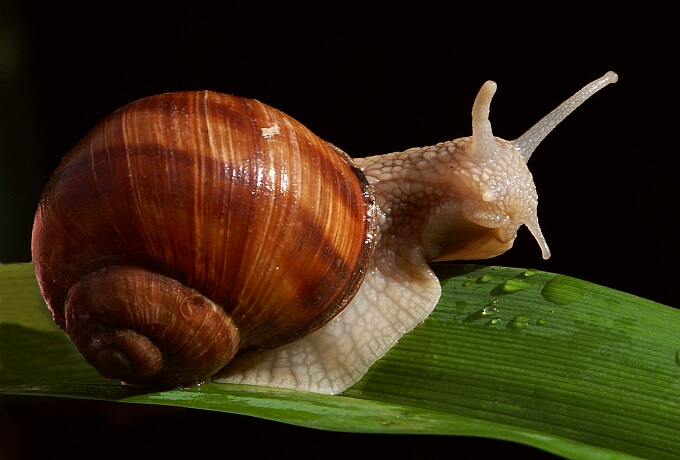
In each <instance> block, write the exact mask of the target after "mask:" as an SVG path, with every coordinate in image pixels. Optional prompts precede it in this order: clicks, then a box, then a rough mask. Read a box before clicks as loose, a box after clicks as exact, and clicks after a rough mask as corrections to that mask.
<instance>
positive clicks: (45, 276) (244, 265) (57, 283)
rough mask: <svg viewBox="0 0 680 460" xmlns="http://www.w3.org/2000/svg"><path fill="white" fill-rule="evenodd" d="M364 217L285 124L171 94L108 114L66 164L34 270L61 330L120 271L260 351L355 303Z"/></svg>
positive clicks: (36, 239)
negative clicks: (140, 275)
mask: <svg viewBox="0 0 680 460" xmlns="http://www.w3.org/2000/svg"><path fill="white" fill-rule="evenodd" d="M348 178H350V179H351V180H348ZM371 207H372V199H371V197H370V195H369V194H368V192H367V183H366V180H365V178H364V177H363V174H362V173H361V172H360V171H359V170H357V169H356V168H354V167H353V166H352V165H351V163H350V162H349V161H348V159H347V158H346V156H345V155H344V154H342V153H341V152H339V151H338V150H337V149H335V148H334V147H332V146H330V145H329V144H327V143H325V142H324V141H322V140H321V139H319V138H318V137H316V136H315V135H313V134H312V133H311V132H309V131H308V130H307V129H306V128H305V127H304V126H302V125H301V124H300V123H298V122H296V121H295V120H293V119H292V118H290V117H288V116H286V115H285V114H283V113H282V112H279V111H278V110H276V109H273V108H271V107H269V106H267V105H265V104H262V103H260V102H258V101H255V100H250V99H244V98H239V97H234V96H229V95H223V94H218V93H212V92H189V93H169V94H163V95H159V96H154V97H150V98H146V99H142V100H139V101H136V102H133V103H132V104H129V105H128V106H126V107H124V108H122V109H120V110H118V111H116V112H114V113H113V114H112V115H110V116H109V117H107V118H106V119H104V120H103V121H102V122H101V123H100V124H99V125H98V126H97V127H95V129H93V131H92V132H91V133H90V134H89V135H88V136H87V137H86V138H85V139H83V141H81V142H80V143H79V144H78V145H77V146H76V147H75V148H74V149H73V150H72V151H71V152H70V153H69V154H68V155H67V156H66V157H65V159H64V160H63V161H62V163H61V164H60V166H59V168H58V169H57V172H56V173H55V175H54V176H53V177H52V179H51V181H50V183H49V184H48V186H47V188H46V190H45V192H44V194H43V197H42V199H41V202H40V205H39V208H38V212H37V214H36V219H35V225H34V234H33V258H34V261H35V263H36V274H37V276H38V280H39V283H40V286H41V289H42V291H43V294H44V296H45V298H46V301H47V303H48V306H49V307H50V309H51V310H52V313H53V316H54V318H55V320H56V322H57V324H59V325H60V326H61V327H62V328H64V327H65V328H67V329H68V327H69V325H68V324H67V322H68V321H67V319H66V316H65V312H64V305H65V303H66V300H67V297H68V296H69V290H70V289H71V287H72V286H73V285H75V284H76V283H78V281H79V280H80V279H81V278H83V277H87V276H89V275H88V274H89V273H95V272H98V271H99V270H101V269H103V268H105V267H110V266H128V267H137V268H139V269H143V270H144V271H148V272H150V273H153V274H158V275H160V276H163V277H167V278H170V279H173V280H176V281H177V282H178V283H180V284H181V285H183V286H186V287H187V288H189V289H192V290H194V291H196V292H197V293H199V294H201V295H202V296H205V297H206V298H207V299H210V302H214V304H216V305H218V306H219V307H220V308H223V309H224V310H225V311H226V312H227V313H228V315H229V316H230V317H231V321H233V323H234V324H235V325H236V327H237V329H238V332H239V334H238V336H240V344H239V345H238V349H240V350H242V351H244V350H254V349H266V348H271V347H275V346H278V345H280V344H282V343H287V342H290V341H292V340H295V339H297V338H299V337H301V336H303V335H305V334H307V333H308V332H309V331H310V330H314V329H316V328H318V327H320V326H322V325H323V324H324V323H325V322H327V321H329V320H330V319H331V318H332V317H333V316H335V315H336V314H337V313H338V312H339V311H340V310H342V308H344V307H345V305H346V304H347V303H348V302H349V300H350V299H351V298H352V297H353V295H354V293H355V292H356V290H357V289H358V286H359V284H360V282H361V280H362V279H363V276H364V267H365V266H366V261H367V260H368V258H369V256H370V254H371V252H372V250H373V238H372V237H371V235H372V234H373V232H374V231H375V230H374V223H373V221H372V218H371V216H370V215H371V212H370V210H371ZM54 242H58V244H54ZM330 280H332V281H330ZM138 284H139V283H138ZM166 303H167V302H166ZM146 316H148V315H146ZM227 335H233V334H227ZM104 356H105V354H104ZM220 359H222V358H220ZM123 361H125V360H123ZM112 366H113V367H115V360H114V364H113V365H112ZM122 367H125V366H124V365H123V366H122ZM131 381H132V382H133V383H134V380H131Z"/></svg>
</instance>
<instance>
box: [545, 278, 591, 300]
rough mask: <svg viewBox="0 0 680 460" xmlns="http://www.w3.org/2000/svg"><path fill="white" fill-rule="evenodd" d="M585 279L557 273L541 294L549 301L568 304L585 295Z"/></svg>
mask: <svg viewBox="0 0 680 460" xmlns="http://www.w3.org/2000/svg"><path fill="white" fill-rule="evenodd" d="M583 284H584V283H583V281H581V280H578V279H576V278H571V277H569V276H565V275H557V276H555V277H554V278H553V279H551V280H550V281H548V282H547V283H545V286H543V289H542V290H541V295H542V296H543V298H544V299H545V300H547V301H548V302H552V303H556V304H558V305H566V304H568V303H572V302H575V301H577V300H579V299H580V298H581V297H583Z"/></svg>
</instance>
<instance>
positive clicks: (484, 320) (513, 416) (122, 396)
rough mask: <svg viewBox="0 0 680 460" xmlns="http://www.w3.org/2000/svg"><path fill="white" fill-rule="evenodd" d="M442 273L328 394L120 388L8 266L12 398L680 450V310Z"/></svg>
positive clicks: (662, 452)
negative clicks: (373, 360)
mask: <svg viewBox="0 0 680 460" xmlns="http://www.w3.org/2000/svg"><path fill="white" fill-rule="evenodd" d="M439 272H440V275H441V277H442V279H443V281H442V284H443V287H444V292H445V294H444V296H443V298H442V301H441V302H440V305H439V306H438V307H437V309H436V310H435V312H434V314H433V315H432V316H431V317H430V318H428V320H426V321H425V323H424V324H423V325H421V326H419V327H418V328H416V329H415V330H414V331H413V332H412V333H409V334H408V335H407V336H405V337H404V338H403V339H402V340H401V341H400V343H399V344H398V345H397V346H396V347H395V348H394V349H393V350H391V351H390V352H389V353H388V354H387V355H386V356H385V357H384V358H383V359H382V360H380V361H379V362H378V363H377V364H376V365H375V366H374V367H373V368H372V369H371V370H370V371H369V373H368V374H367V375H366V377H365V378H364V379H362V381H361V382H359V383H358V384H357V385H355V386H354V387H353V388H351V389H349V390H348V391H347V392H345V393H344V394H343V395H341V396H324V395H314V394H308V393H300V392H291V391H286V390H272V389H263V388H254V387H247V386H232V385H216V384H206V385H201V386H198V387H194V388H188V389H179V390H178V389H173V390H168V391H157V390H148V389H144V390H140V389H134V388H126V387H121V386H120V385H118V384H116V383H114V382H107V381H105V380H103V379H101V378H100V377H99V376H98V375H97V374H96V372H94V371H93V370H92V369H91V368H89V366H87V365H86V364H85V363H84V361H83V360H82V358H80V356H79V355H78V354H77V351H75V350H74V348H73V346H72V345H71V343H70V341H69V340H68V339H67V338H66V337H65V335H64V334H63V333H62V332H61V331H58V330H57V329H56V326H54V325H53V324H52V323H51V320H50V319H49V317H47V316H46V314H45V307H44V305H43V304H42V301H41V299H40V296H39V293H38V292H37V287H36V285H35V279H34V277H33V275H32V266H31V265H30V264H24V265H14V266H1V267H0V332H1V333H0V364H1V365H2V366H3V374H2V376H1V377H0V396H2V395H3V394H4V395H8V396H12V395H13V396H16V395H32V396H36V395H40V396H57V397H71V398H82V399H103V400H115V401H122V402H130V403H143V404H161V405H176V406H181V407H192V408H197V409H207V410H218V411H225V412H231V413H238V414H244V415H253V416H257V417H261V418H266V419H270V420H278V421H282V422H285V423H291V424H296V425H301V426H308V427H316V428H321V429H327V430H337V431H358V432H366V433H423V434H424V433H429V434H457V435H474V436H484V437H493V438H497V439H503V440H511V441H515V442H520V443H524V444H528V445H532V446H534V447H537V448H541V449H545V450H548V451H550V452H553V453H557V454H559V455H563V456H567V457H570V458H626V457H628V454H634V455H638V456H643V457H647V458H672V457H673V456H675V455H677V454H678V452H680V441H679V440H680V428H678V427H680V365H678V363H677V361H676V354H677V347H678V341H677V340H676V339H675V337H674V331H677V330H678V328H679V325H680V312H678V311H677V310H674V309H671V308H669V307H665V306H663V305H660V304H656V303H654V302H650V301H647V300H643V299H639V298H637V297H634V296H630V295H628V294H625V293H621V292H618V291H613V290H610V289H607V288H603V287H601V286H596V285H593V284H591V283H586V282H583V281H580V280H576V279H574V278H569V277H564V276H562V275H554V274H551V273H544V272H538V271H527V270H522V269H507V268H494V267H479V266H444V267H440V268H439ZM20 306H21V307H20ZM22 312H23V313H22ZM46 318H47V319H46ZM47 320H49V321H47ZM29 343H33V344H34V345H35V346H32V347H31V346H28V345H27V344H29ZM31 366H33V367H31ZM44 366H47V367H44Z"/></svg>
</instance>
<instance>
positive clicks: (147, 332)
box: [66, 266, 240, 385]
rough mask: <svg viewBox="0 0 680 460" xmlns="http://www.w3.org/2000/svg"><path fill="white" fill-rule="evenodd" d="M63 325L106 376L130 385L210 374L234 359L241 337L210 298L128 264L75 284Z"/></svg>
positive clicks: (189, 379)
mask: <svg viewBox="0 0 680 460" xmlns="http://www.w3.org/2000/svg"><path fill="white" fill-rule="evenodd" d="M66 332H67V333H68V334H69V335H70V336H71V338H72V339H73V341H74V342H75V344H76V346H77V347H78V349H79V350H80V351H81V353H83V355H84V356H85V358H86V359H87V361H88V363H90V364H91V365H92V366H94V367H95V368H97V370H98V371H99V372H100V373H101V374H102V375H103V376H105V377H107V378H117V379H121V380H123V381H124V382H126V383H130V384H144V383H146V382H149V381H153V382H154V383H167V384H172V385H178V384H179V385H188V384H191V383H195V382H201V381H205V380H207V379H209V378H210V376H212V375H213V374H214V373H215V372H216V371H218V370H219V369H221V368H222V367H224V366H225V365H226V364H227V363H228V362H229V361H230V360H231V358H232V357H233V356H234V355H235V354H236V352H237V351H238V347H239V340H240V337H239V332H238V329H237V328H236V326H235V324H234V323H233V322H232V321H231V319H230V318H229V316H228V315H227V314H226V313H225V312H224V311H223V310H222V308H220V307H219V306H218V305H216V304H215V303H213V302H212V301H211V300H210V299H208V298H206V297H205V296H203V295H202V294H200V293H199V292H197V291H195V290H194V289H191V288H189V287H187V286H185V285H184V284H182V283H180V282H178V281H176V280H174V279H172V278H169V277H166V276H162V275H159V274H157V273H153V272H150V271H147V270H144V269H141V268H137V267H127V266H113V267H106V268H104V269H101V270H98V271H96V272H94V273H91V274H88V275H86V276H84V277H83V278H81V279H80V280H79V281H78V282H77V283H76V284H75V285H74V286H73V287H72V288H71V290H70V291H69V295H68V299H67V301H66Z"/></svg>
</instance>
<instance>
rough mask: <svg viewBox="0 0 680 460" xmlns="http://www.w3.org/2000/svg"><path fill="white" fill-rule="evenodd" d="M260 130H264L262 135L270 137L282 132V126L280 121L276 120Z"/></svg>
mask: <svg viewBox="0 0 680 460" xmlns="http://www.w3.org/2000/svg"><path fill="white" fill-rule="evenodd" d="M260 131H262V137H264V138H265V139H269V138H271V137H272V136H275V135H277V134H279V133H280V132H281V128H279V123H278V122H276V121H275V122H274V124H273V125H271V126H269V127H266V128H260Z"/></svg>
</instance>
